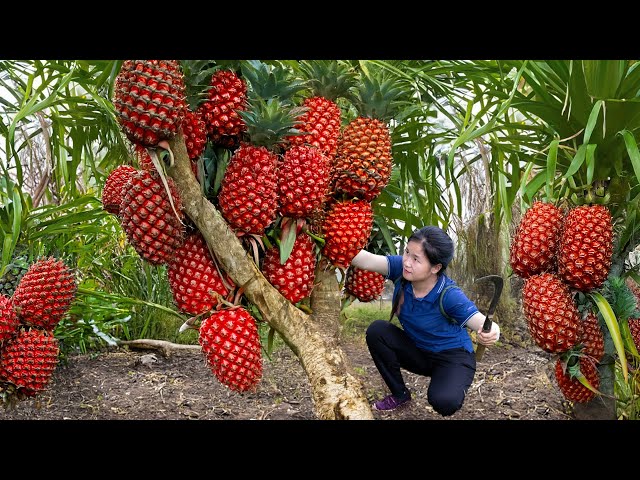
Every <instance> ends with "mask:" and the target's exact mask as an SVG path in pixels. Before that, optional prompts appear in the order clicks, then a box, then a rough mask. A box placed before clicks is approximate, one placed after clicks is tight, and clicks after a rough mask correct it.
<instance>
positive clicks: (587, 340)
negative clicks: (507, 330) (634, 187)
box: [510, 201, 613, 402]
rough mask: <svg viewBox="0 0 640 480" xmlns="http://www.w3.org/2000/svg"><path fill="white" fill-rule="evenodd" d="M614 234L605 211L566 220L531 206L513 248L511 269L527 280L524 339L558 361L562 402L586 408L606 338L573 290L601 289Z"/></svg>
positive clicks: (591, 208)
mask: <svg viewBox="0 0 640 480" xmlns="http://www.w3.org/2000/svg"><path fill="white" fill-rule="evenodd" d="M612 241H613V228H612V223H611V214H610V212H609V210H608V209H607V208H606V207H605V206H603V205H581V206H577V207H574V208H571V209H569V210H568V211H567V212H566V213H565V212H564V211H563V210H562V209H560V208H559V207H557V206H555V205H554V204H551V203H545V202H540V201H538V202H535V203H534V204H533V205H532V206H531V208H529V209H528V210H527V212H526V213H525V214H524V216H523V217H522V220H521V222H520V224H519V226H518V228H517V230H516V233H515V236H514V238H513V240H512V243H511V251H510V264H511V268H512V269H513V271H514V273H516V274H517V275H519V276H520V277H522V278H523V279H525V283H524V288H523V292H522V305H523V310H524V315H525V318H526V321H527V325H528V328H529V332H530V334H531V337H532V338H533V340H534V341H535V343H536V344H537V345H538V346H539V347H540V348H542V349H543V350H544V351H546V352H550V353H555V354H558V358H557V360H556V368H555V377H556V380H557V383H558V387H559V388H560V390H561V391H562V393H563V395H564V396H565V398H567V399H568V400H571V401H574V402H587V401H589V400H591V399H592V398H593V397H594V396H595V392H594V391H593V390H591V389H589V388H587V387H586V386H584V385H583V384H582V383H581V382H580V381H579V379H578V376H580V375H582V376H583V377H584V378H586V380H587V381H588V382H589V383H590V384H591V386H592V387H593V388H594V389H595V390H597V389H598V387H599V384H600V376H599V373H598V369H597V365H598V363H599V362H600V360H601V359H602V357H603V356H604V336H603V333H602V330H601V327H600V323H599V321H598V317H597V312H595V311H591V310H586V311H585V312H584V315H582V314H581V313H580V311H579V310H578V306H577V304H576V301H575V299H574V295H573V292H572V289H574V290H578V291H582V292H590V291H592V290H595V289H597V288H600V287H601V286H602V284H603V283H604V281H605V280H606V278H607V276H608V274H609V269H610V267H611V255H612V248H613V247H612Z"/></svg>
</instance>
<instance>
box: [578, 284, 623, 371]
mask: <svg viewBox="0 0 640 480" xmlns="http://www.w3.org/2000/svg"><path fill="white" fill-rule="evenodd" d="M588 295H589V296H590V297H591V299H592V300H593V301H594V302H595V304H596V305H597V306H598V310H600V313H601V314H602V318H603V319H604V322H605V323H606V325H607V328H608V329H609V333H610V334H611V339H612V340H613V345H614V346H615V348H616V352H617V353H618V357H619V359H620V365H621V366H622V374H623V376H624V379H625V382H628V380H627V377H628V375H629V370H628V368H627V357H626V355H625V353H624V344H623V343H622V336H621V335H620V328H619V326H618V320H617V318H616V314H615V313H613V309H612V308H611V305H609V302H608V301H607V299H606V298H604V297H603V296H602V295H601V294H600V293H598V292H589V293H588Z"/></svg>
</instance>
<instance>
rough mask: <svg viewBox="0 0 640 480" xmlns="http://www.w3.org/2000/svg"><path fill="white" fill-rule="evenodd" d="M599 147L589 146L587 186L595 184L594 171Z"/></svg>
mask: <svg viewBox="0 0 640 480" xmlns="http://www.w3.org/2000/svg"><path fill="white" fill-rule="evenodd" d="M597 146H598V145H596V144H593V143H592V144H590V145H587V153H586V164H587V185H591V182H593V171H594V169H595V167H596V158H595V151H596V147H597Z"/></svg>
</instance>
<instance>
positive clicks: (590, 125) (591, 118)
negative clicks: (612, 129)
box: [583, 100, 604, 144]
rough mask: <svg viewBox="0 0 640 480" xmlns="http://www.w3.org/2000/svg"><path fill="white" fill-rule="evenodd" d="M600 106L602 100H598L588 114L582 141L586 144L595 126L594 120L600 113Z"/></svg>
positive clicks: (595, 120) (596, 119)
mask: <svg viewBox="0 0 640 480" xmlns="http://www.w3.org/2000/svg"><path fill="white" fill-rule="evenodd" d="M601 108H602V100H598V101H597V102H596V103H595V104H594V105H593V108H592V109H591V113H590V114H589V119H588V120H587V126H586V128H585V129H584V140H583V141H584V143H585V144H588V143H589V140H590V139H591V134H592V133H593V129H594V128H595V127H596V122H597V121H598V116H599V115H600V109H601ZM603 136H604V135H603Z"/></svg>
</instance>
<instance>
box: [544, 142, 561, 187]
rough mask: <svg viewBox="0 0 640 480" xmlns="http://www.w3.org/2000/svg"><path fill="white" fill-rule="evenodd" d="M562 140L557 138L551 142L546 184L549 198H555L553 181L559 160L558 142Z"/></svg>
mask: <svg viewBox="0 0 640 480" xmlns="http://www.w3.org/2000/svg"><path fill="white" fill-rule="evenodd" d="M559 143H560V140H558V139H557V138H556V139H555V140H554V141H553V142H551V145H550V146H549V154H548V155H547V181H546V184H545V195H546V196H547V198H548V199H551V198H553V181H554V179H555V176H556V162H557V160H558V144H559Z"/></svg>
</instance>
